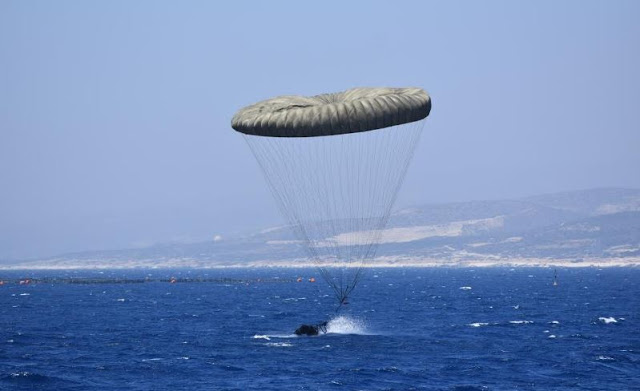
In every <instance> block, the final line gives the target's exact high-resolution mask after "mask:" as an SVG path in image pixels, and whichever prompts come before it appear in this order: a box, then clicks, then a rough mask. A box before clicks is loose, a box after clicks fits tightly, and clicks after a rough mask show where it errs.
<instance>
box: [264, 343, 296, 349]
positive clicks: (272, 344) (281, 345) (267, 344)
mask: <svg viewBox="0 0 640 391" xmlns="http://www.w3.org/2000/svg"><path fill="white" fill-rule="evenodd" d="M265 345H266V346H275V347H283V348H288V347H291V346H293V345H292V344H291V343H290V342H267V343H266V344H265Z"/></svg>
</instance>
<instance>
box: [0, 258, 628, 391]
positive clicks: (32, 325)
mask: <svg viewBox="0 0 640 391" xmlns="http://www.w3.org/2000/svg"><path fill="white" fill-rule="evenodd" d="M557 274H558V283H559V284H558V285H557V286H553V285H552V281H553V276H554V270H553V269H546V268H532V269H525V268H516V269H509V268H476V269H470V268H434V269H429V268H424V269H400V268H398V269H370V270H368V271H367V272H366V274H365V276H364V278H363V280H362V282H361V284H360V285H359V286H358V288H357V289H356V290H355V291H354V293H353V296H352V297H351V298H350V301H349V304H348V305H347V306H345V307H344V308H343V309H342V310H340V311H339V312H337V313H336V311H335V307H336V302H335V298H334V297H333V296H332V294H331V291H330V289H329V288H328V286H327V285H326V284H325V283H324V282H323V281H322V280H321V279H320V278H319V275H318V273H317V272H316V271H315V270H313V269H309V270H303V269H278V268H273V269H268V268H267V269H245V270H239V269H237V270H150V271H144V270H137V271H127V272H125V271H104V272H96V271H68V272H63V271H49V272H44V271H39V272H26V271H23V272H18V271H11V272H1V271H0V280H5V284H4V285H0V389H2V390H31V389H41V390H200V389H204V390H458V391H463V390H464V391H470V390H640V269H637V268H636V269H634V268H607V269H596V268H578V269H558V270H557ZM54 277H57V278H63V279H68V278H70V277H74V278H95V279H104V280H96V281H97V282H98V283H96V281H93V282H94V283H86V284H69V283H64V282H60V281H67V282H68V281H69V280H60V281H56V280H44V281H45V282H40V283H33V282H32V283H30V284H23V285H20V284H19V282H18V280H20V279H23V280H24V279H26V278H31V279H34V278H36V279H37V278H40V279H43V278H54ZM298 277H303V279H302V281H301V282H296V280H297V278H298ZM311 277H315V278H316V279H317V281H316V282H315V283H314V282H309V278H311ZM171 278H175V282H174V283H171V282H168V279H171ZM110 279H118V280H113V281H112V282H109V281H111V280H110ZM144 279H146V280H144ZM141 280H144V281H141ZM123 281H125V282H126V281H130V282H131V283H122V282H123ZM116 282H117V283H116ZM324 320H329V327H328V330H327V331H328V332H327V334H323V335H320V336H316V337H297V336H295V335H294V334H293V331H294V330H295V329H296V328H297V327H298V326H299V325H301V324H303V323H317V322H320V321H324Z"/></svg>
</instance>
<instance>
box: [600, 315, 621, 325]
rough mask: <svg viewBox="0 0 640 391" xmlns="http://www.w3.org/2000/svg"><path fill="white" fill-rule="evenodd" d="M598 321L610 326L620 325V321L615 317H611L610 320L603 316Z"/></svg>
mask: <svg viewBox="0 0 640 391" xmlns="http://www.w3.org/2000/svg"><path fill="white" fill-rule="evenodd" d="M598 320H599V321H600V322H602V323H604V324H609V323H618V321H617V320H616V318H614V317H613V316H610V317H608V318H606V317H604V316H601V317H599V318H598Z"/></svg>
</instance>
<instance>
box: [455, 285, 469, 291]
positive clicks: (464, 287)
mask: <svg viewBox="0 0 640 391" xmlns="http://www.w3.org/2000/svg"><path fill="white" fill-rule="evenodd" d="M458 289H461V290H463V291H470V290H471V287H470V286H461V287H460V288H458Z"/></svg>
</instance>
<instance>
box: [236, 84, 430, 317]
mask: <svg viewBox="0 0 640 391" xmlns="http://www.w3.org/2000/svg"><path fill="white" fill-rule="evenodd" d="M430 110H431V99H430V97H429V95H427V93H426V92H425V91H424V90H422V89H420V88H354V89H350V90H347V91H343V92H338V93H332V94H322V95H317V96H312V97H303V96H280V97H276V98H272V99H268V100H265V101H261V102H258V103H256V104H254V105H251V106H247V107H245V108H243V109H241V110H240V111H238V112H237V113H236V115H235V116H234V117H233V119H232V121H231V126H232V127H233V129H235V130H236V131H238V132H240V133H243V134H244V137H245V140H246V141H247V143H248V145H249V147H250V149H251V151H252V152H253V154H254V156H255V158H256V160H257V161H258V164H259V165H260V167H261V169H262V171H263V174H264V176H265V179H266V181H267V183H268V185H269V188H270V190H271V192H272V193H273V196H274V198H275V199H276V201H277V204H278V205H279V207H280V210H281V212H282V214H283V216H284V217H285V218H286V220H287V221H288V223H289V224H290V226H291V228H292V230H293V232H294V234H295V236H296V237H297V239H298V240H299V241H300V242H301V243H303V244H304V246H303V247H304V248H305V249H306V252H307V256H308V258H309V259H310V260H311V261H312V262H313V263H314V264H315V266H316V267H317V269H318V270H319V272H320V275H321V276H322V278H323V279H324V280H325V281H326V282H327V283H328V284H329V286H330V287H331V288H332V289H333V291H334V293H335V296H336V299H337V300H338V303H339V306H338V308H340V306H341V305H342V304H345V303H346V302H347V298H348V297H349V295H350V294H351V292H352V291H353V290H354V289H355V287H356V286H357V285H358V283H359V281H360V280H361V277H362V272H363V266H364V265H365V263H366V261H367V260H371V259H372V258H374V257H375V254H376V250H377V248H378V245H379V243H380V241H381V239H383V238H382V234H383V229H384V228H385V226H386V224H387V221H388V220H389V216H390V214H391V208H392V206H393V204H394V201H395V199H396V195H397V193H398V189H399V188H400V185H401V184H402V181H403V179H404V176H405V173H406V171H407V167H408V165H409V162H410V161H411V158H412V156H413V153H414V150H415V146H416V144H417V142H418V140H419V138H420V134H421V131H422V128H423V125H424V119H425V118H426V117H427V116H428V115H429V112H430Z"/></svg>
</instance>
